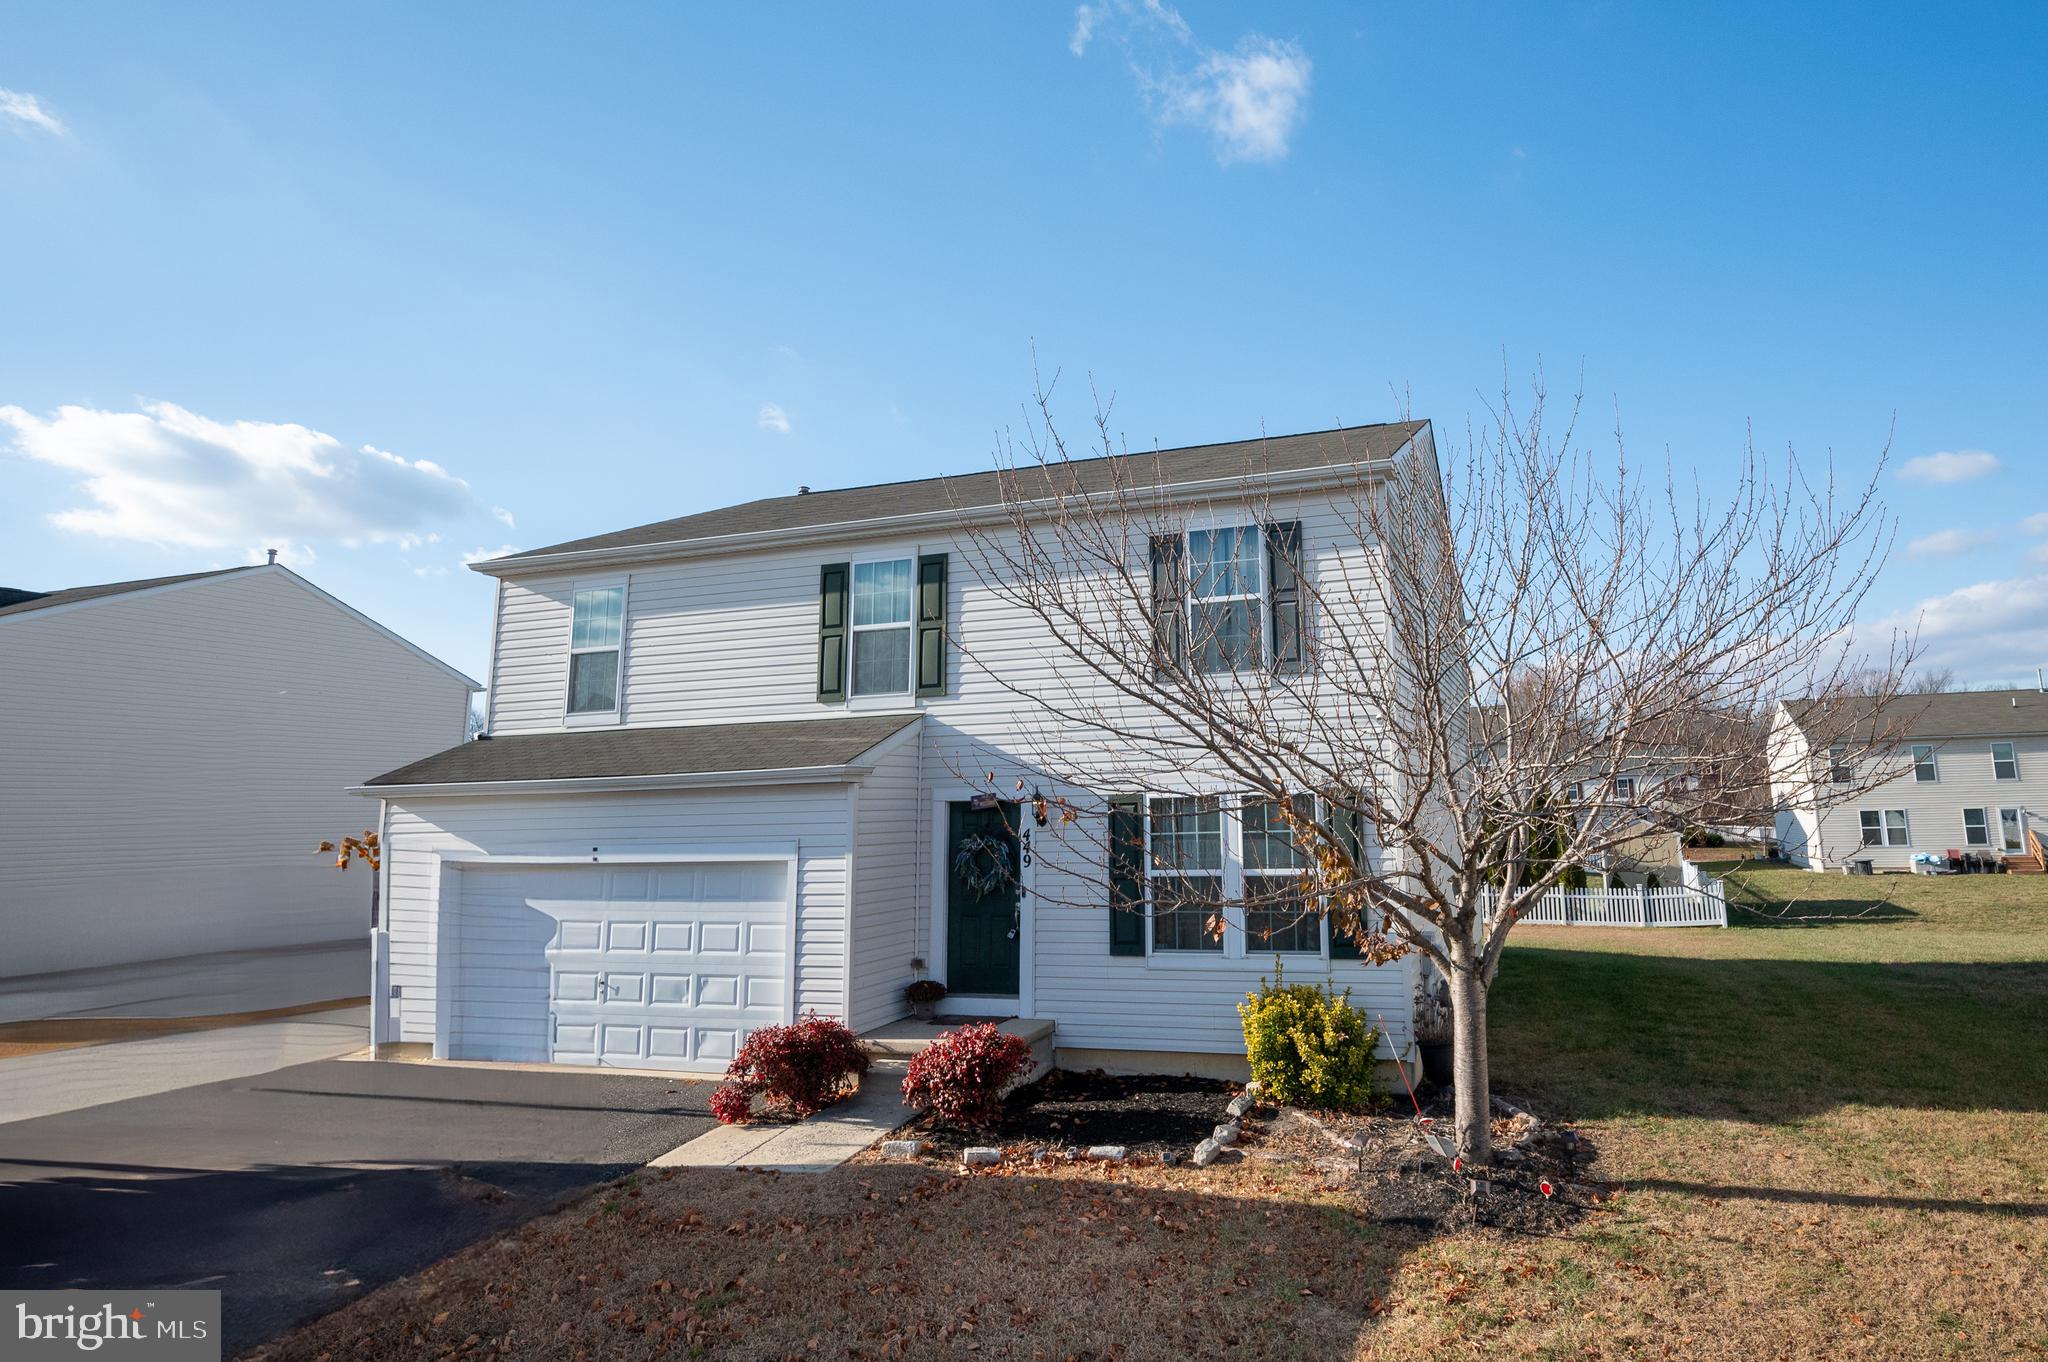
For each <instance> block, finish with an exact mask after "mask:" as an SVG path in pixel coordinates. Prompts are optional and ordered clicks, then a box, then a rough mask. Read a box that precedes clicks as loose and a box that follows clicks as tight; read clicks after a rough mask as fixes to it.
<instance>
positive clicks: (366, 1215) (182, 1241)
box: [0, 1061, 715, 1356]
mask: <svg viewBox="0 0 2048 1362" xmlns="http://www.w3.org/2000/svg"><path fill="white" fill-rule="evenodd" d="M710 1091H711V1086H710V1085H709V1084H707V1083H700V1082H695V1081H691V1080H686V1079H663V1078H647V1077H637V1076H614V1075H607V1074H577V1073H536V1072H524V1071H500V1070H487V1069H458V1068H448V1067H441V1066H428V1065H400V1064H375V1063H361V1062H346V1061H324V1062H321V1063H317V1064H304V1065H299V1066H297V1067H295V1068H291V1069H283V1070H279V1071H277V1072H275V1073H270V1074H264V1075H261V1076H260V1077H257V1078H250V1079H241V1080H236V1081H233V1082H228V1083H216V1084H208V1085H205V1086H202V1087H195V1088H186V1089H182V1090H180V1091H177V1092H170V1093H162V1094H158V1095H156V1096H152V1097H142V1098H135V1099H133V1100H130V1101H126V1102H115V1103H110V1104H107V1105H104V1106H98V1107H92V1108H89V1109H86V1110H83V1111H77V1112H66V1113H64V1114H61V1115H57V1116H49V1117H43V1118H40V1119H38V1120H33V1121H19V1122H15V1123H13V1124H9V1125H0V1286H6V1287H10V1288H52V1287H82V1288H115V1287H130V1288H133V1287H145V1286H156V1287H166V1288H168V1287H176V1286H187V1287H194V1288H200V1289H209V1290H219V1291H220V1292H221V1293H222V1307H223V1316H224V1318H223V1332H224V1334H225V1339H224V1343H225V1346H226V1352H227V1355H229V1356H233V1355H235V1354H236V1353H239V1352H241V1351H245V1350H247V1349H248V1348H251V1347H253V1346H255V1345H256V1344H258V1343H261V1342H262V1341H264V1340H265V1339H268V1338H270V1337H272V1336H274V1335H276V1334H278V1333H280V1332H282V1331H284V1330H285V1329H287V1328H289V1327H291V1326H292V1325H293V1324H296V1323H298V1322H300V1321H303V1320H305V1319H308V1318H311V1317H313V1316H315V1315H319V1314H322V1313H325V1312H326V1311H328V1310H331V1309H334V1308H335V1307H337V1306H339V1305H342V1304H344V1303H346V1302H347V1301H349V1300H351V1299H353V1298H355V1297H356V1296H358V1295H361V1294H362V1293H363V1292H364V1291H367V1290H370V1289H372V1288H374V1287H376V1286H379V1285H381V1284H383V1283H384V1282H387V1281H390V1280H392V1279H393V1278H396V1277H400V1276H403V1275H405V1274H407V1273H409V1272H413V1271H416V1270H418V1269H419V1268H422V1267H424V1266H426V1265H428V1264H429V1263H432V1262H435V1261H437V1260H439V1259H441V1258H443V1257H446V1256H447V1255H448V1254H450V1253H453V1252H455V1251H457V1250H459V1249H461V1248H463V1247H464V1246H466V1245H468V1244H471V1243H474V1242H476V1241H477V1240H479V1239H482V1238H485V1237H487V1236H489V1235H492V1234H497V1233H502V1232H504V1231H506V1230H509V1229H511V1228H512V1227H514V1226H517V1225H518V1224H520V1223H521V1222H523V1221H525V1220H528V1219H530V1218H531V1217H533V1216H535V1215H539V1214H541V1213H543V1212H545V1211H547V1210H549V1209H551V1208H552V1207H554V1206H556V1205H558V1204H559V1203H561V1202H562V1201H563V1200H565V1199H567V1198H570V1197H573V1196H575V1195H577V1194H579V1193H582V1192H584V1191H587V1190H589V1189H590V1188H592V1187H594V1186H596V1185H597V1184H599V1183H602V1182H605V1181H607V1180H609V1179H612V1178H616V1177H619V1176H621V1175H622V1174H624V1173H627V1172H629V1171H632V1170H633V1169H636V1168H638V1167H640V1166H641V1165H643V1164H645V1163H646V1162H647V1160H648V1159H650V1158H653V1157H654V1156H655V1155H657V1154H661V1153H664V1152H666V1151H667V1150H669V1149H672V1148H674V1147H675V1146H676V1145H678V1144H681V1143H683V1142H684V1141H686V1140H689V1139H692V1138H694V1137H695V1136H696V1135H698V1134H701V1133H702V1132H703V1131H705V1130H708V1129H709V1128H710V1127H711V1126H712V1125H713V1124H715V1123H714V1122H713V1120H712V1118H711V1117H710V1115H709V1112H708V1108H707V1106H706V1101H707V1099H708V1097H709V1094H710Z"/></svg>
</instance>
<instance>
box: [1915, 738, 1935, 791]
mask: <svg viewBox="0 0 2048 1362" xmlns="http://www.w3.org/2000/svg"><path fill="white" fill-rule="evenodd" d="M1913 779H1914V780H1917V781H1919V782H1920V783H1921V784H1922V785H1926V784H1929V783H1931V782H1933V781H1937V780H1940V779H1941V773H1940V772H1939V771H1938V770H1936V769H1935V765H1934V748H1933V746H1932V745H1931V744H1929V743H1924V742H1921V743H1914V744H1913Z"/></svg>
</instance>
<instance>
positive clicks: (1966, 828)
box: [1963, 804, 1996, 851]
mask: <svg viewBox="0 0 2048 1362" xmlns="http://www.w3.org/2000/svg"><path fill="white" fill-rule="evenodd" d="M1992 812H1993V810H1991V809H1988V808H1979V807H1977V806H1976V805H1974V804H1973V805H1971V806H1970V807H1969V808H1967V809H1964V810H1963V845H1964V846H1965V847H1982V848H1984V849H1985V850H1986V851H1989V850H1990V849H1991V848H1992V847H1993V846H1995V845H1996V843H1994V842H1993V841H1992V840H1991V815H1992ZM1973 813H1974V814H1976V815H1977V816H1978V817H1979V818H1981V819H1982V820H1983V823H1982V825H1981V827H1980V828H1979V831H1981V832H1982V833H1983V834H1984V840H1983V841H1981V842H1973V841H1971V840H1970V815H1971V814H1973Z"/></svg>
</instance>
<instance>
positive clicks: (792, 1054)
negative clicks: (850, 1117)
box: [711, 1013, 869, 1125]
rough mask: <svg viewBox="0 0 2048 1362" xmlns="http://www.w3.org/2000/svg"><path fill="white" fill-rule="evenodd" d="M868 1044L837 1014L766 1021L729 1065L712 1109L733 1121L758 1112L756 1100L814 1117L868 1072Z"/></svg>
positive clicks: (782, 1110) (776, 1109)
mask: <svg viewBox="0 0 2048 1362" xmlns="http://www.w3.org/2000/svg"><path fill="white" fill-rule="evenodd" d="M868 1064H869V1059H868V1047H867V1046H865V1045H863V1044H861V1042H860V1037H858V1036H856V1035H854V1034H853V1032H851V1031H849V1030H847V1029H846V1026H845V1024H844V1023H843V1022H840V1021H837V1020H835V1019H834V1018H831V1017H820V1016H818V1015H816V1014H815V1013H806V1014H805V1015H804V1018H803V1020H801V1021H798V1022H793V1023H791V1024H790V1025H788V1026H764V1027H762V1028H761V1029H760V1030H758V1031H756V1032H754V1034H752V1035H751V1036H748V1037H747V1043H746V1044H745V1045H742V1046H741V1047H740V1052H739V1054H737V1055H735V1056H734V1057H733V1061H732V1063H731V1064H729V1065H727V1066H726V1070H725V1086H723V1087H721V1088H720V1089H719V1090H718V1091H717V1092H715V1093H713V1094H712V1095H711V1114H712V1115H713V1116H716V1117H717V1118H718V1119H719V1120H721V1121H724V1122H725V1123H726V1124H728V1125H735V1124H738V1123H740V1122H743V1121H745V1120H746V1119H747V1118H748V1117H750V1116H752V1115H753V1113H754V1099H755V1098H757V1097H758V1098H760V1099H761V1103H762V1105H763V1106H765V1107H767V1108H768V1109H769V1110H770V1111H772V1112H774V1113H776V1114H777V1115H783V1116H799V1117H801V1116H809V1115H810V1114H811V1113H812V1112H814V1111H817V1110H819V1109H820V1108H822V1107H827V1106H830V1105H831V1104H832V1103H833V1102H834V1101H836V1100H837V1099H838V1097H839V1092H840V1089H841V1088H843V1087H844V1086H845V1084H846V1080H847V1079H849V1078H858V1077H860V1076H861V1075H862V1074H864V1073H866V1072H867V1071H868Z"/></svg>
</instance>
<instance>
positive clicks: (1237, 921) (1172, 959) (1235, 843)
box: [1140, 787, 1331, 973]
mask: <svg viewBox="0 0 2048 1362" xmlns="http://www.w3.org/2000/svg"><path fill="white" fill-rule="evenodd" d="M1250 797H1251V796H1250V795H1248V794H1246V793H1245V792H1244V791H1243V790H1233V789H1224V788H1222V787H1217V788H1212V789H1201V790H1148V791H1146V792H1145V793H1144V794H1143V795H1141V796H1140V798H1141V799H1142V800H1143V801H1144V848H1145V850H1144V869H1145V961H1146V963H1147V964H1148V965H1154V966H1158V967H1160V968H1164V969H1195V970H1202V969H1209V970H1215V969H1227V970H1230V971H1231V972H1233V973H1242V972H1243V970H1244V967H1245V964H1246V963H1247V962H1248V961H1249V962H1253V963H1257V962H1260V961H1264V960H1266V959H1269V958H1270V957H1271V956H1273V955H1274V954H1276V952H1274V951H1269V950H1266V949H1264V948H1262V947H1261V948H1257V949H1253V948H1252V946H1251V942H1250V940H1249V933H1247V931H1246V930H1245V914H1244V881H1245V869H1244V801H1245V800H1246V799H1248V798H1250ZM1155 799H1214V800H1216V801H1217V811H1218V817H1219V820H1220V824H1219V825H1220V827H1221V830H1222V838H1223V865H1222V868H1221V871H1220V874H1221V876H1222V879H1223V900H1224V902H1223V949H1222V950H1220V951H1210V950H1203V951H1180V950H1171V949H1168V950H1155V949H1154V947H1153V944H1152V927H1153V921H1154V917H1153V911H1152V881H1153V879H1154V878H1155V877H1156V878H1161V879H1180V878H1183V876H1184V874H1185V872H1182V871H1177V870H1160V869H1157V868H1156V867H1154V865H1153V864H1152V801H1153V800H1155ZM1315 810H1316V816H1317V817H1322V816H1323V805H1322V801H1321V800H1320V799H1317V800H1316V803H1315ZM1197 873H1198V874H1206V873H1207V872H1197ZM1317 917H1319V918H1320V919H1321V920H1322V922H1321V927H1320V929H1319V944H1318V946H1317V949H1316V950H1315V951H1313V952H1310V951H1280V952H1277V954H1279V955H1280V956H1281V958H1282V959H1283V960H1296V961H1300V962H1302V963H1303V964H1305V965H1306V964H1309V963H1311V962H1313V963H1314V964H1316V965H1319V966H1322V967H1324V968H1328V966H1329V965H1330V963H1331V961H1330V920H1329V915H1328V914H1327V913H1318V914H1317Z"/></svg>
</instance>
